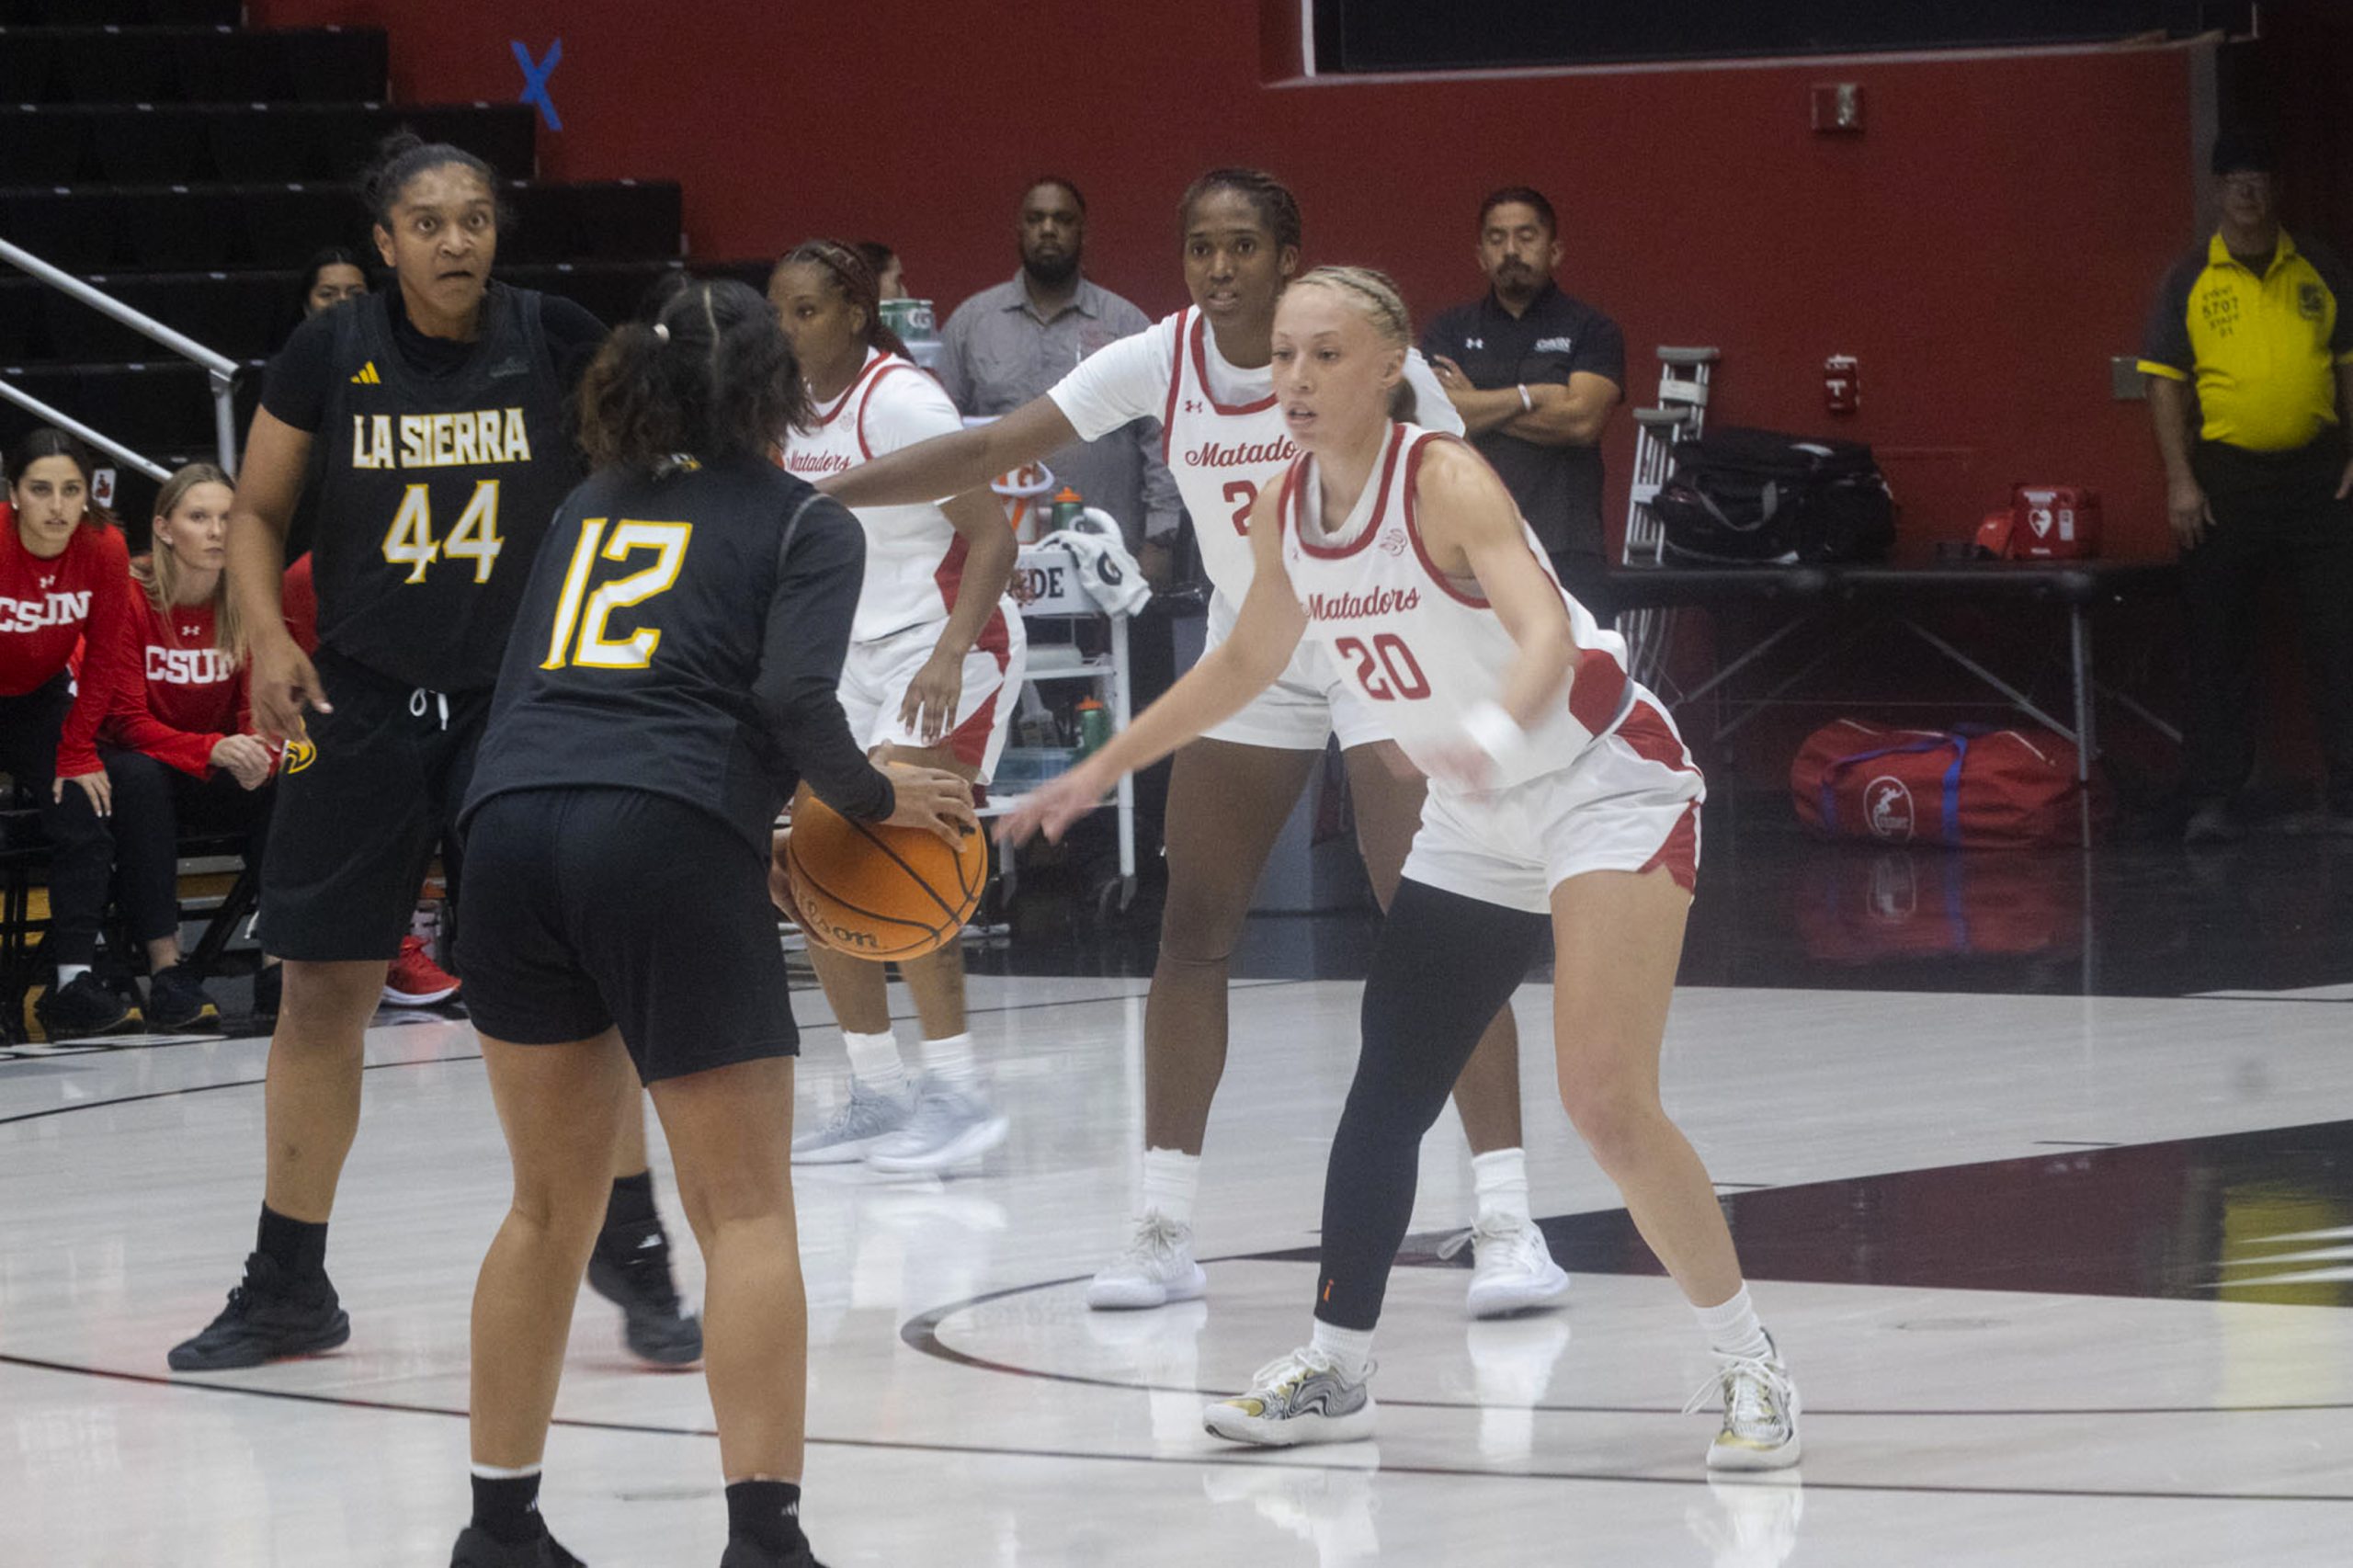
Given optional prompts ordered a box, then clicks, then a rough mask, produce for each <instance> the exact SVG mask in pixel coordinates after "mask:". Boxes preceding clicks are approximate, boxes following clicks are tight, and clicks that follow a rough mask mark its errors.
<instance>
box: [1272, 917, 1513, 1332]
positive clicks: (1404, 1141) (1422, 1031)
mask: <svg viewBox="0 0 2353 1568" xmlns="http://www.w3.org/2000/svg"><path fill="white" fill-rule="evenodd" d="M1551 934H1552V920H1551V918H1550V917H1549V916H1547V915H1531V914H1529V913H1527V912H1526V911H1524V910H1517V909H1506V908H1504V907H1503V906H1501V905H1500V904H1493V903H1483V902H1481V901H1479V900H1477V899H1470V898H1463V897H1461V895H1459V894H1456V893H1450V892H1441V891H1439V890H1438V889H1437V888H1433V887H1430V886H1428V885H1427V883H1422V882H1416V881H1405V882H1404V883H1402V884H1401V885H1400V886H1399V888H1398V890H1397V898H1396V902H1395V903H1393V904H1392V905H1391V907H1390V911H1389V918H1388V921H1387V923H1386V924H1384V925H1383V926H1382V927H1381V940H1380V942H1379V944H1378V945H1377V946H1376V947H1375V949H1374V950H1373V958H1372V971H1371V978H1370V980H1369V981H1368V982H1367V983H1366V984H1365V990H1364V1014H1363V1033H1364V1043H1363V1047H1362V1050H1361V1051H1360V1053H1359V1054H1358V1058H1357V1074H1356V1079H1355V1081H1354V1082H1353V1083H1351V1084H1350V1085H1348V1099H1347V1108H1346V1109H1345V1110H1344V1111H1343V1112H1342V1113H1341V1116H1340V1126H1339V1131H1337V1132H1336V1133H1335V1134H1334V1135H1333V1138H1332V1156H1331V1161H1330V1164H1329V1165H1328V1166H1327V1167H1326V1169H1325V1172H1324V1256H1323V1273H1322V1278H1320V1279H1319V1280H1318V1282H1317V1285H1316V1298H1315V1314H1316V1316H1318V1317H1320V1318H1323V1319H1324V1321H1326V1322H1328V1323H1332V1324H1336V1325H1338V1326H1340V1327H1342V1328H1360V1329H1369V1328H1370V1327H1372V1326H1373V1324H1375V1323H1376V1322H1378V1321H1379V1319H1380V1317H1381V1298H1382V1296H1383V1295H1384V1294H1385V1293H1386V1291H1387V1290H1388V1284H1389V1267H1390V1265H1391V1263H1392V1262H1393V1261H1394V1260H1395V1258H1396V1256H1397V1247H1398V1244H1400V1243H1401V1242H1403V1241H1404V1239H1405V1227H1406V1226H1407V1225H1408V1224H1409V1223H1411V1222H1412V1220H1413V1215H1414V1191H1415V1183H1416V1179H1417V1177H1418V1175H1419V1168H1418V1167H1419V1158H1420V1153H1421V1143H1422V1135H1423V1134H1424V1133H1426V1132H1427V1131H1429V1129H1430V1124H1431V1123H1433V1122H1435V1121H1436V1120H1437V1119H1438V1112H1439V1111H1440V1110H1441V1109H1443V1108H1445V1105H1446V1097H1447V1096H1448V1094H1449V1093H1450V1092H1451V1091H1452V1089H1453V1087H1454V1080H1455V1079H1456V1078H1458V1077H1460V1076H1461V1074H1462V1068H1463V1064H1464V1063H1465V1062H1469V1061H1470V1060H1471V1052H1472V1051H1473V1050H1474V1049H1475V1048H1476V1047H1477V1046H1478V1043H1479V1037H1480V1035H1481V1034H1482V1033H1483V1032H1484V1031H1485V1029H1486V1027H1487V1024H1488V1022H1489V1021H1490V1020H1491V1019H1493V1018H1494V1017H1495V1014H1496V1012H1497V1011H1498V1010H1499V1009H1500V1008H1501V1007H1502V1006H1503V1005H1504V1004H1505V1003H1506V1002H1507V1001H1509V1000H1510V999H1511V994H1512V992H1513V991H1515V990H1516V989H1518V985H1519V983H1520V981H1521V980H1523V979H1524V978H1526V976H1527V974H1528V971H1529V965H1531V964H1532V963H1534V962H1535V961H1536V959H1537V957H1538V956H1539V955H1540V953H1542V951H1543V950H1544V944H1545V942H1546V940H1547V939H1548V938H1549V937H1550V936H1551Z"/></svg>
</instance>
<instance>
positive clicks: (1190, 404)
mask: <svg viewBox="0 0 2353 1568" xmlns="http://www.w3.org/2000/svg"><path fill="white" fill-rule="evenodd" d="M1200 411H1201V400H1200V399H1199V398H1197V397H1188V398H1187V399H1186V400H1185V412H1186V413H1188V414H1199V412H1200Z"/></svg>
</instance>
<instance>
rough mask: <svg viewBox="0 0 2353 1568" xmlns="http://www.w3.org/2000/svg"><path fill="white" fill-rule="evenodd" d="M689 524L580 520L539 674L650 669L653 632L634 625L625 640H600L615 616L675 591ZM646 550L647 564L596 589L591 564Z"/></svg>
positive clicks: (656, 642)
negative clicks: (568, 669) (567, 670)
mask: <svg viewBox="0 0 2353 1568" xmlns="http://www.w3.org/2000/svg"><path fill="white" fill-rule="evenodd" d="M694 531H695V528H694V525H693V524H692V523H642V522H638V521H636V520H634V519H632V518H629V517H623V518H622V519H621V520H620V521H619V522H617V523H608V519H607V518H604V517H587V518H584V519H583V520H582V522H581V524H580V542H579V543H578V544H576V545H574V546H573V550H572V564H571V565H570V566H569V567H568V568H566V569H565V571H564V574H563V594H562V596H561V597H558V599H557V600H556V607H555V625H554V626H553V627H552V628H551V629H550V631H549V634H548V656H547V658H546V660H545V661H543V662H542V663H541V664H540V668H541V669H543V670H560V669H562V668H563V667H564V666H565V665H576V666H578V667H580V668H583V669H592V670H642V669H644V668H645V667H646V666H647V665H651V664H652V663H653V662H654V650H655V649H656V648H659V647H660V646H661V645H662V632H661V631H660V629H659V628H657V627H652V626H642V627H640V628H638V629H637V630H636V631H632V632H631V633H630V634H629V635H628V636H626V637H614V636H610V635H608V622H609V621H610V620H611V619H612V615H613V612H614V611H615V610H620V609H628V608H631V607H632V606H635V605H642V604H643V603H644V602H645V601H646V600H648V599H650V598H652V597H654V596H655V595H657V594H662V593H666V592H668V591H669V590H670V589H671V588H673V587H675V586H676V585H677V581H678V572H679V570H680V568H682V567H684V566H685V565H686V563H687V542H688V540H690V539H692V538H693V537H694ZM644 551H653V553H654V563H653V564H652V565H650V566H647V567H644V568H642V570H639V571H636V572H631V573H629V574H626V575H623V576H619V577H614V578H611V579H609V580H608V581H607V582H604V583H601V584H599V585H597V587H596V589H595V590H594V591H593V592H592V591H591V590H590V588H589V584H590V582H591V581H592V580H593V579H594V578H595V577H596V575H597V562H598V561H600V560H601V561H611V562H623V561H627V560H628V559H629V558H630V557H631V556H632V555H637V554H641V553H642V552H644Z"/></svg>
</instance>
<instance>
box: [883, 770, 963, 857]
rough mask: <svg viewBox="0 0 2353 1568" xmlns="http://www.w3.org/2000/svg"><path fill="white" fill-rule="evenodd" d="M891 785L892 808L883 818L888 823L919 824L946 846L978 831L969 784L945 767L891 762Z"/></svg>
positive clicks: (954, 843)
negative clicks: (895, 798)
mask: <svg viewBox="0 0 2353 1568" xmlns="http://www.w3.org/2000/svg"><path fill="white" fill-rule="evenodd" d="M891 788H892V790H894V791H896V793H897V795H898V804H897V806H896V808H895V809H893V810H892V812H891V814H890V816H889V817H888V818H886V819H885V820H886V821H888V822H889V823H890V824H891V825H892V827H919V828H922V829H923V830H924V831H925V832H926V833H929V834H931V835H934V836H936V837H938V839H939V840H940V841H941V842H942V843H944V844H946V845H947V846H948V847H949V848H950V849H953V848H956V847H957V846H959V845H960V844H961V842H962V841H963V837H964V835H966V834H968V833H978V832H980V831H981V819H980V818H979V817H978V816H977V815H975V814H974V813H973V811H972V785H971V784H969V783H967V782H966V781H965V780H964V779H962V778H959V777H958V776H957V775H955V774H953V773H950V772H949V771H947V770H946V769H945V768H938V767H913V766H911V765H909V764H906V763H893V764H892V765H891Z"/></svg>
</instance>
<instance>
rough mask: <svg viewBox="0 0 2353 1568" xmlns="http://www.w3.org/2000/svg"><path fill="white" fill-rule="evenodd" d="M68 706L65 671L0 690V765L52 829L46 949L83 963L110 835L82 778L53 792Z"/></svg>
mask: <svg viewBox="0 0 2353 1568" xmlns="http://www.w3.org/2000/svg"><path fill="white" fill-rule="evenodd" d="M73 707H74V693H73V688H72V687H70V686H68V685H67V684H66V678H65V676H63V675H61V676H58V677H57V678H56V679H54V680H52V681H51V682H50V683H49V684H48V685H46V686H43V687H38V688H37V689H35V690H32V691H28V692H27V693H25V694H24V695H23V696H22V697H0V768H6V770H7V773H8V776H9V777H10V778H14V779H15V780H16V781H17V783H18V784H19V785H21V786H22V787H23V788H24V789H26V790H29V791H30V792H31V793H32V795H33V796H34V798H35V800H36V801H37V802H38V803H39V805H40V825H41V831H42V832H44V833H45V834H47V835H49V842H50V846H51V847H50V858H49V940H48V942H47V943H46V944H45V945H46V947H47V948H48V951H49V956H50V958H51V959H52V960H55V961H56V962H58V963H69V964H72V963H78V964H86V963H88V962H89V961H90V960H92V959H94V958H96V957H97V952H98V922H99V920H100V918H101V917H102V916H104V915H105V914H106V909H107V875H108V872H109V871H111V870H112V869H114V835H112V834H111V833H109V832H108V830H107V822H106V819H105V818H104V817H101V816H100V815H98V813H97V812H96V811H95V810H93V809H92V808H91V805H90V797H89V796H87V795H85V794H84V793H83V792H82V789H81V786H79V785H77V784H68V785H67V786H66V787H65V797H64V799H63V800H56V799H52V798H51V797H52V794H53V792H54V790H55V788H56V780H57V739H58V736H59V734H60V733H62V732H63V730H64V728H65V716H66V714H67V713H68V712H70V711H72V710H73Z"/></svg>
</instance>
